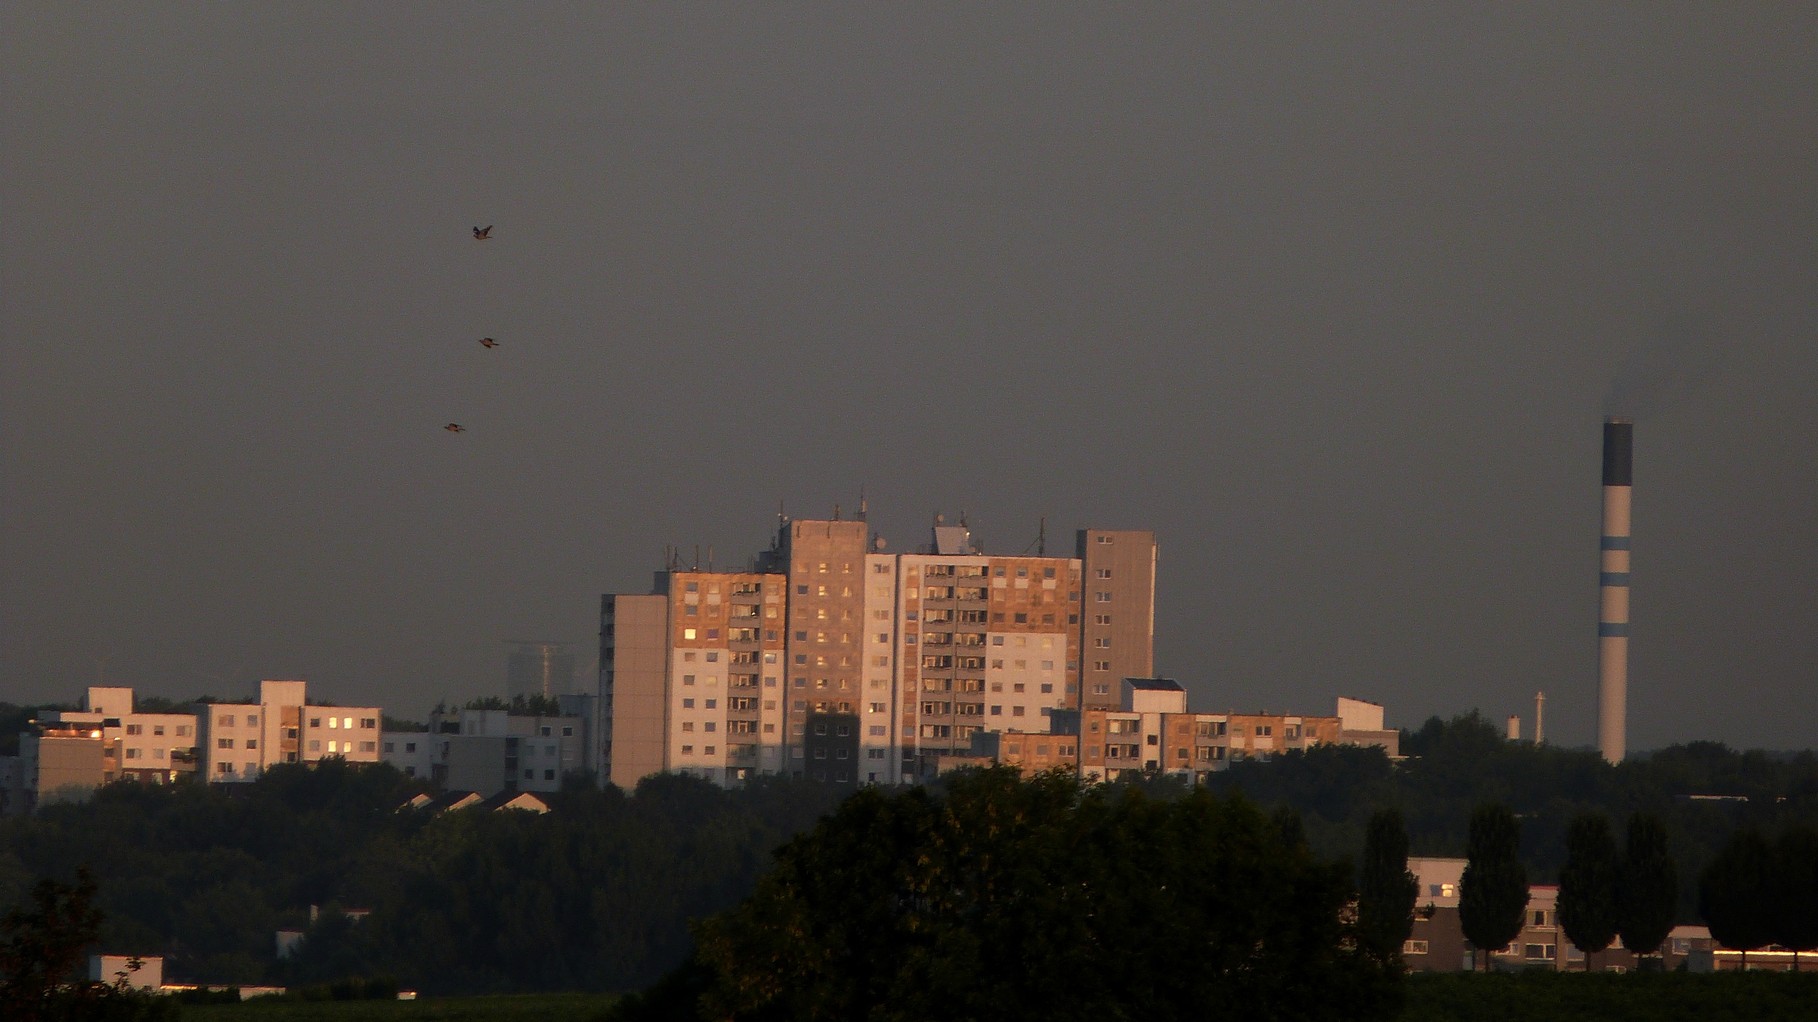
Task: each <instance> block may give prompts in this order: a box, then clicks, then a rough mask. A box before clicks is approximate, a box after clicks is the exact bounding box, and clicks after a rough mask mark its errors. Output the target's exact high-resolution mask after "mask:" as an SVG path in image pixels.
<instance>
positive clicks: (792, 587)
mask: <svg viewBox="0 0 1818 1022" xmlns="http://www.w3.org/2000/svg"><path fill="white" fill-rule="evenodd" d="M1078 549H1079V551H1080V555H1079V556H1075V557H1050V556H1046V555H1043V554H1039V553H1038V554H1036V555H1028V554H1023V555H1015V556H1007V555H995V554H986V553H984V552H983V551H982V550H981V549H980V548H979V547H978V546H976V545H975V544H974V542H973V538H972V535H971V532H970V530H968V529H967V528H966V527H965V526H964V525H957V526H950V525H946V524H945V523H943V522H940V521H939V520H937V524H936V526H935V528H934V531H933V536H932V542H930V543H929V544H928V546H927V547H926V548H925V549H923V550H921V551H919V552H916V553H903V554H894V553H886V552H885V544H884V543H883V542H882V541H881V540H879V539H878V538H877V537H875V536H873V535H872V534H871V533H870V531H869V528H868V526H867V524H866V523H865V521H864V520H862V519H861V520H857V521H840V520H831V521H829V520H790V519H784V520H782V521H781V522H780V524H779V528H778V531H777V536H776V539H775V541H774V542H773V544H772V546H771V548H770V549H769V550H768V551H766V552H764V553H763V554H761V555H759V556H758V557H757V558H756V560H755V562H754V563H753V565H752V569H751V570H749V571H736V572H734V571H712V570H707V571H701V570H681V569H680V568H678V567H676V566H674V565H672V566H671V567H670V569H669V570H666V571H662V572H658V573H657V575H656V581H655V585H654V586H653V589H654V592H652V593H651V594H648V595H635V596H633V595H607V596H605V597H604V598H603V599H602V602H601V618H600V713H601V732H602V763H601V771H602V774H603V775H604V778H605V779H606V780H608V781H610V782H612V783H614V784H618V785H620V786H621V787H630V786H632V785H634V784H636V783H637V781H638V780H639V779H641V778H643V777H646V776H649V775H650V774H653V773H659V772H663V771H677V772H686V773H690V774H693V775H696V776H700V777H704V778H707V779H709V780H713V781H715V782H716V783H721V784H730V783H735V782H738V781H741V780H744V779H746V778H749V777H751V776H753V775H755V774H783V775H791V776H804V777H814V778H817V779H820V780H825V781H828V782H830V783H836V784H850V785H857V784H864V783H896V782H901V781H915V780H919V779H923V778H926V777H930V776H933V775H934V773H935V772H936V771H937V769H938V764H939V760H940V758H941V757H944V756H955V755H964V754H966V753H967V751H968V750H969V749H970V747H971V744H972V739H973V736H974V735H976V734H979V733H981V732H990V731H1010V730H1021V731H1037V730H1046V729H1047V724H1048V718H1049V717H1050V716H1051V715H1052V714H1053V713H1054V712H1056V711H1064V710H1078V709H1080V708H1081V707H1082V705H1085V706H1111V705H1115V704H1116V701H1117V699H1118V695H1119V692H1120V683H1121V680H1122V679H1123V678H1125V677H1130V676H1142V675H1147V674H1149V673H1152V671H1153V664H1154V648H1153V646H1154V591H1155V540H1154V536H1153V535H1152V534H1151V533H1148V532H1139V531H1120V532H1112V531H1103V530H1087V531H1083V532H1081V533H1080V534H1079V537H1078Z"/></svg>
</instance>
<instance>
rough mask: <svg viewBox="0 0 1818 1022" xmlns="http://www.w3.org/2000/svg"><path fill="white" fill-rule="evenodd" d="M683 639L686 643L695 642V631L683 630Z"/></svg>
mask: <svg viewBox="0 0 1818 1022" xmlns="http://www.w3.org/2000/svg"><path fill="white" fill-rule="evenodd" d="M682 638H683V639H684V640H685V641H689V642H692V641H694V629H692V628H684V629H682Z"/></svg>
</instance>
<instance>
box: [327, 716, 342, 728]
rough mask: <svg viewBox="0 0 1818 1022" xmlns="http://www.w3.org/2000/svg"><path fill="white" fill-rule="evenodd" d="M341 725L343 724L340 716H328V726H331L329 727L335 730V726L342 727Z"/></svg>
mask: <svg viewBox="0 0 1818 1022" xmlns="http://www.w3.org/2000/svg"><path fill="white" fill-rule="evenodd" d="M340 726H341V718H339V717H330V718H328V727H329V729H330V730H333V729H335V728H338V727H340Z"/></svg>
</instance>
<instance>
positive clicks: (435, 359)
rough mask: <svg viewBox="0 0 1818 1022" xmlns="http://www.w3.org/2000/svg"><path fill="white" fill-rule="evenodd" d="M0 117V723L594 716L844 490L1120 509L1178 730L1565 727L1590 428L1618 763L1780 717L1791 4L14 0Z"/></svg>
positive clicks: (1804, 81) (1806, 322) (1803, 210)
mask: <svg viewBox="0 0 1818 1022" xmlns="http://www.w3.org/2000/svg"><path fill="white" fill-rule="evenodd" d="M0 85H3V86H4V87H3V89H0V109H3V111H4V115H3V119H0V129H3V132H4V134H3V138H0V143H3V144H0V224H3V225H4V230H3V231H0V260H3V262H0V313H3V315H4V319H3V322H4V325H5V331H4V341H3V350H4V366H3V368H0V399H3V402H4V403H3V404H0V427H3V430H4V432H3V435H0V473H3V475H0V484H3V487H4V489H3V491H0V541H3V544H4V546H3V550H0V567H3V569H4V578H3V580H0V699H4V700H8V701H13V702H25V701H39V700H67V699H75V698H79V697H80V695H81V693H82V690H83V688H84V687H85V686H87V685H89V684H93V683H95V682H96V681H97V680H101V679H104V680H105V681H106V682H107V683H109V684H125V685H132V686H134V687H136V688H137V689H138V690H139V691H140V692H142V693H145V694H156V695H164V696H169V697H173V698H187V697H190V696H194V695H198V694H202V693H214V694H220V695H224V696H236V695H242V694H246V693H250V692H253V691H254V690H255V689H256V683H257V681H258V679H260V678H264V677H275V678H291V677H302V678H305V679H307V680H308V681H309V682H310V685H311V693H312V695H315V696H320V697H324V698H328V699H332V700H336V701H341V702H356V703H378V704H382V705H383V706H385V707H386V709H387V711H388V712H390V713H392V714H394V715H398V716H404V717H416V718H419V719H420V718H421V717H422V716H423V715H424V714H425V713H427V712H428V710H429V709H430V708H431V707H432V706H433V705H434V704H435V702H436V701H437V700H438V699H441V698H447V699H450V700H464V699H467V698H471V697H475V696H480V695H487V694H502V693H503V691H504V688H505V685H504V679H505V647H504V646H503V645H502V644H501V640H504V639H509V638H534V639H560V640H567V641H572V642H575V643H576V644H577V647H578V652H579V654H580V656H579V658H580V660H581V672H580V674H581V678H580V681H581V682H582V683H583V684H589V683H590V679H591V673H592V668H593V665H594V663H595V662H596V652H597V651H596V639H595V635H596V633H597V631H598V606H599V598H600V594H602V593H605V592H643V591H646V590H647V588H648V586H649V581H650V574H651V572H652V571H653V570H655V569H657V568H659V567H661V563H662V556H663V550H664V546H665V544H675V545H677V546H679V547H681V548H682V549H683V550H684V551H686V553H687V557H688V559H689V560H692V559H693V556H694V554H693V551H694V548H695V546H696V545H699V546H700V548H701V549H702V551H703V553H702V558H703V560H704V559H705V551H706V550H707V548H709V547H711V548H712V549H713V550H714V552H715V559H716V564H717V565H718V566H722V567H727V566H738V565H741V564H743V563H744V562H745V561H746V560H747V559H748V558H749V556H750V555H751V554H752V553H754V552H755V551H757V550H759V549H761V548H762V547H764V546H765V545H766V544H767V542H768V540H769V537H770V535H771V532H772V529H773V527H774V522H775V516H776V513H777V509H778V506H779V504H780V505H781V506H782V507H784V508H785V509H786V510H787V511H788V512H789V513H790V514H792V515H795V516H798V517H823V516H826V515H829V514H830V513H831V512H832V510H833V506H834V505H835V504H836V503H838V504H842V505H843V506H844V508H845V510H846V513H848V514H850V513H851V511H852V509H853V508H854V505H855V504H856V503H857V497H858V493H859V491H860V488H861V487H863V488H864V491H865V493H866V494H867V495H868V496H869V498H870V506H871V509H872V514H871V521H872V522H873V523H874V526H875V528H876V529H877V530H878V531H879V532H881V533H882V534H883V535H884V536H885V537H886V538H887V539H888V540H889V541H890V543H891V546H892V549H896V550H905V549H913V548H915V547H916V546H918V545H919V544H921V543H922V542H924V541H925V536H926V530H927V526H928V524H929V522H930V519H931V517H932V515H933V513H934V512H935V511H936V510H944V511H946V512H947V513H948V514H950V515H956V514H958V513H959V512H961V511H965V512H966V513H967V515H968V516H969V519H970V522H971V524H972V526H973V528H974V531H975V534H976V535H977V537H978V538H979V539H980V540H981V541H982V543H983V545H984V547H985V549H986V550H987V552H993V553H1018V552H1021V551H1023V550H1024V549H1025V548H1027V547H1029V546H1030V545H1031V544H1032V543H1033V542H1034V540H1035V538H1036V535H1037V531H1038V523H1039V521H1040V519H1041V518H1042V517H1043V516H1046V518H1047V521H1048V528H1049V534H1050V537H1051V538H1052V539H1053V542H1052V543H1051V545H1050V549H1051V550H1052V549H1053V548H1054V546H1056V545H1058V546H1060V547H1062V548H1063V549H1071V535H1072V531H1073V530H1075V529H1077V528H1081V527H1085V526H1099V527H1106V528H1152V529H1154V530H1155V532H1156V533H1157V535H1158V538H1159V542H1160V544H1161V562H1160V563H1161V568H1160V579H1159V592H1158V597H1157V600H1158V608H1159V609H1158V615H1157V634H1156V652H1157V665H1158V669H1159V670H1160V671H1161V672H1162V673H1165V674H1167V675H1169V676H1171V677H1175V678H1177V679H1179V680H1180V681H1181V682H1182V683H1183V684H1184V685H1186V687H1187V690H1188V692H1189V694H1190V697H1191V700H1192V703H1193V706H1194V707H1195V708H1196V709H1203V710H1224V709H1248V710H1255V709H1272V710H1285V711H1291V712H1292V711H1298V712H1305V713H1330V712H1331V710H1332V699H1333V697H1334V696H1337V695H1341V694H1343V695H1351V696H1357V697H1361V698H1366V699H1372V700H1376V701H1378V702H1381V703H1383V704H1385V706H1386V707H1387V711H1388V717H1389V721H1390V723H1391V724H1393V725H1398V726H1418V725H1419V724H1420V723H1421V721H1423V720H1424V719H1425V718H1427V717H1428V716H1430V715H1433V714H1439V715H1442V716H1450V715H1452V714H1456V713H1460V712H1464V711H1466V710H1469V709H1471V708H1473V707H1476V708H1481V709H1482V710H1483V711H1484V712H1485V713H1486V714H1487V715H1489V716H1490V717H1491V718H1492V719H1495V720H1498V721H1500V720H1501V719H1502V717H1504V716H1506V715H1508V714H1511V713H1518V714H1520V715H1521V716H1522V717H1523V718H1524V720H1525V721H1527V722H1528V726H1531V716H1532V712H1533V697H1534V693H1535V692H1536V691H1537V690H1542V689H1544V690H1545V691H1546V693H1547V704H1546V705H1547V719H1546V724H1547V736H1548V738H1549V739H1551V740H1554V741H1557V742H1561V743H1565V744H1584V745H1588V744H1590V743H1591V742H1592V741H1593V738H1594V734H1595V731H1594V719H1595V689H1596V670H1597V667H1596V638H1595V635H1596V617H1597V546H1598V534H1599V501H1600V490H1599V483H1600V476H1599V471H1600V462H1599V443H1600V426H1599V423H1600V420H1601V417H1602V415H1603V414H1605V411H1606V407H1607V406H1609V405H1610V404H1611V403H1612V402H1614V403H1615V404H1616V405H1620V406H1621V407H1617V408H1615V409H1614V410H1616V411H1621V412H1627V413H1632V414H1634V415H1635V416H1636V431H1635V446H1636V463H1635V481H1636V489H1635V513H1634V537H1635V538H1634V545H1635V569H1634V583H1635V589H1634V627H1633V640H1632V642H1633V656H1632V682H1631V688H1630V695H1629V698H1630V721H1629V723H1630V731H1629V747H1630V748H1631V749H1648V748H1655V747H1659V746H1662V745H1665V744H1668V743H1672V742H1682V741H1690V740H1695V739H1716V740H1721V741H1725V742H1728V743H1730V744H1731V745H1735V746H1741V747H1767V748H1793V747H1808V746H1812V745H1814V744H1818V742H1815V741H1814V737H1815V736H1818V610H1815V609H1814V608H1815V606H1818V592H1815V583H1818V510H1815V506H1818V450H1815V448H1818V397H1815V396H1814V395H1815V394H1818V5H1813V4H1801V3H1749V4H1730V3H1682V4H1655V3H1635V4H1611V3H1564V4H1555V3H1523V4H1476V5H1473V4H1459V3H1433V4H1412V3H1396V4H1380V5H1379V4H1273V3H1270V4H1238V5H1226V4H1205V3H1192V4H1115V5H1111V4H1070V3H1030V4H1024V3H992V4H988V5H987V4H942V3H916V4H832V3H827V4H777V3H771V4H731V3H690V4H560V5H558V4H535V5H530V4H503V3H484V4H476V3H440V4H402V3H395V4H348V3H319V2H310V3H294V2H293V3H284V2H273V3H238V4H222V3H159V4H125V5H92V4H83V5H78V4H65V3H32V2H21V0H15V2H10V3H7V4H5V5H3V6H0ZM486 224H496V225H497V226H496V228H495V230H494V232H493V235H494V237H493V239H492V240H490V241H487V242H485V243H480V244H476V243H475V242H474V241H473V240H472V239H471V237H470V229H471V228H472V227H473V226H475V225H482V226H483V225H486ZM482 336H490V337H494V338H497V339H498V341H499V346H498V347H497V348H494V349H491V350H486V349H483V348H481V347H480V346H479V345H478V344H477V343H476V341H477V339H478V338H480V337H482ZM450 421H455V422H460V423H462V424H463V425H465V426H466V430H467V431H466V432H465V433H461V434H458V435H457V434H451V433H448V432H446V431H444V430H443V428H442V427H443V425H444V424H445V423H448V422H450Z"/></svg>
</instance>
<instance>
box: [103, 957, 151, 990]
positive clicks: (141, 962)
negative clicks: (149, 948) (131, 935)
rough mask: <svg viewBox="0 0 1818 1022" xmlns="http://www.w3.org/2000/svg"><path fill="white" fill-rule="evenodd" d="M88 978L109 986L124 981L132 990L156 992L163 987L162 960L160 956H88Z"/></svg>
mask: <svg viewBox="0 0 1818 1022" xmlns="http://www.w3.org/2000/svg"><path fill="white" fill-rule="evenodd" d="M88 978H89V980H90V981H91V982H94V983H107V984H110V985H111V984H113V983H116V982H120V981H125V983H126V985H127V986H128V987H130V988H131V989H134V990H157V989H158V988H160V987H162V986H163V985H164V959H163V957H162V956H160V955H145V956H143V957H140V956H137V955H89V956H88Z"/></svg>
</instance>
